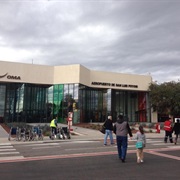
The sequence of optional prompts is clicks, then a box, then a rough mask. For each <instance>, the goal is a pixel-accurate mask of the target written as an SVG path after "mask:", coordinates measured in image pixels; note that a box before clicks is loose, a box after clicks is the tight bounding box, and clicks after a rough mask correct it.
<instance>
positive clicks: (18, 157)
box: [0, 156, 24, 161]
mask: <svg viewBox="0 0 180 180" xmlns="http://www.w3.org/2000/svg"><path fill="white" fill-rule="evenodd" d="M16 159H24V156H8V157H0V161H4V160H16Z"/></svg>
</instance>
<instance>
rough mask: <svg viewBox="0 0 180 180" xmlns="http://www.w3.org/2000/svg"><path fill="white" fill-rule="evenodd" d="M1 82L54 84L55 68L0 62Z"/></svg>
mask: <svg viewBox="0 0 180 180" xmlns="http://www.w3.org/2000/svg"><path fill="white" fill-rule="evenodd" d="M0 69H1V71H0V76H2V75H5V74H6V73H7V75H6V76H5V77H3V78H0V82H19V83H34V84H52V83H53V78H54V76H53V73H54V67H53V66H43V65H34V64H24V63H13V62H3V61H0ZM9 76H16V77H17V79H12V78H10V79H8V77H9Z"/></svg>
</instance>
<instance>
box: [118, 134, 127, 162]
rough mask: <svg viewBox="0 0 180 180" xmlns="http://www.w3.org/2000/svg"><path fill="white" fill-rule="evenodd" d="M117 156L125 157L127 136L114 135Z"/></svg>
mask: <svg viewBox="0 0 180 180" xmlns="http://www.w3.org/2000/svg"><path fill="white" fill-rule="evenodd" d="M116 141H117V150H118V156H119V158H120V159H122V160H125V159H126V153H127V146H128V138H127V136H116Z"/></svg>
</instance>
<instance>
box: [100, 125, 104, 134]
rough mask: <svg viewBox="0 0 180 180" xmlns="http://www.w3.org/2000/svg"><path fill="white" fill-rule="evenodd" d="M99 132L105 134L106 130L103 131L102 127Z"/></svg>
mask: <svg viewBox="0 0 180 180" xmlns="http://www.w3.org/2000/svg"><path fill="white" fill-rule="evenodd" d="M99 131H100V132H101V133H103V134H105V131H106V129H105V127H104V126H102V127H101V129H100V130H99Z"/></svg>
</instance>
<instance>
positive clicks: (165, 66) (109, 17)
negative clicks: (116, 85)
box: [0, 0, 180, 83]
mask: <svg viewBox="0 0 180 180" xmlns="http://www.w3.org/2000/svg"><path fill="white" fill-rule="evenodd" d="M0 60H2V61H13V62H23V63H34V64H42V65H52V66H57V65H69V64H81V65H83V66H85V67H86V68H88V69H91V70H98V71H110V72H119V73H130V74H145V75H146V74H149V73H150V74H151V76H152V78H153V80H154V81H158V82H160V83H162V82H167V81H178V79H180V0H0Z"/></svg>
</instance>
